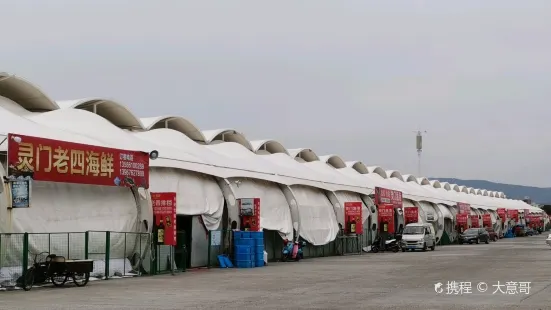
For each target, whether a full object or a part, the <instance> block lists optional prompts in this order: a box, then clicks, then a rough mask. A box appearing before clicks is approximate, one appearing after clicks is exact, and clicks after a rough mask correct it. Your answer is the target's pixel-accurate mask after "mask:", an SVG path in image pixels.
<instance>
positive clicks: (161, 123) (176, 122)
mask: <svg viewBox="0 0 551 310" xmlns="http://www.w3.org/2000/svg"><path fill="white" fill-rule="evenodd" d="M140 121H141V122H142V125H143V127H144V129H145V130H152V129H159V128H167V129H173V130H176V131H179V132H181V133H183V134H184V135H186V136H188V138H190V139H191V140H193V141H195V142H199V143H205V136H204V135H203V133H202V132H201V130H199V127H197V126H195V125H194V124H193V123H192V122H191V121H189V120H187V119H185V118H183V117H180V116H176V115H163V116H155V117H146V118H140Z"/></svg>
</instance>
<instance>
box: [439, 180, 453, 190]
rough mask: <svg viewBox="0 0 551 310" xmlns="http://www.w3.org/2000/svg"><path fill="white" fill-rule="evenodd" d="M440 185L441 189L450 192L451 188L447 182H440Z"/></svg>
mask: <svg viewBox="0 0 551 310" xmlns="http://www.w3.org/2000/svg"><path fill="white" fill-rule="evenodd" d="M440 185H441V186H442V188H443V189H445V190H447V191H451V190H452V187H451V186H450V183H448V182H440Z"/></svg>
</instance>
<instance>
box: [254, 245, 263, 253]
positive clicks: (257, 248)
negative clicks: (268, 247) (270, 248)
mask: <svg viewBox="0 0 551 310" xmlns="http://www.w3.org/2000/svg"><path fill="white" fill-rule="evenodd" d="M253 252H254V253H255V254H256V255H259V254H262V255H264V245H257V246H255V247H254V251H253Z"/></svg>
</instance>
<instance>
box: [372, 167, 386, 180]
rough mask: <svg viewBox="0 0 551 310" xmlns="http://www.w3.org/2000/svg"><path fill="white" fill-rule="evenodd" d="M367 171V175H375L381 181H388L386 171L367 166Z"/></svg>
mask: <svg viewBox="0 0 551 310" xmlns="http://www.w3.org/2000/svg"><path fill="white" fill-rule="evenodd" d="M367 170H368V171H369V173H375V174H378V175H379V176H380V177H381V178H383V179H388V176H387V174H386V171H385V170H384V169H383V168H381V167H379V166H369V167H367Z"/></svg>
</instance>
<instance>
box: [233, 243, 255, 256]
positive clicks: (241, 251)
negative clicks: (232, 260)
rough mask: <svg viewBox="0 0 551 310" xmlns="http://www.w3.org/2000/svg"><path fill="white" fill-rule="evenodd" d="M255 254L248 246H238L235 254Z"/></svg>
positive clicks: (235, 248)
mask: <svg viewBox="0 0 551 310" xmlns="http://www.w3.org/2000/svg"><path fill="white" fill-rule="evenodd" d="M252 252H253V248H252V247H250V246H248V245H236V246H235V247H234V251H233V253H234V254H251V253H252Z"/></svg>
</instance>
